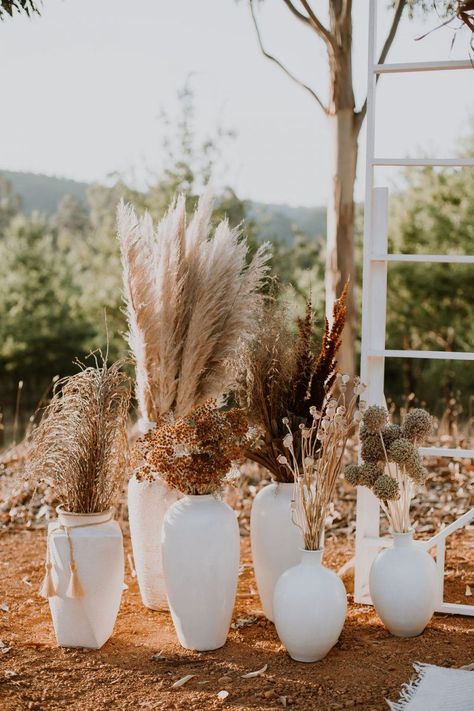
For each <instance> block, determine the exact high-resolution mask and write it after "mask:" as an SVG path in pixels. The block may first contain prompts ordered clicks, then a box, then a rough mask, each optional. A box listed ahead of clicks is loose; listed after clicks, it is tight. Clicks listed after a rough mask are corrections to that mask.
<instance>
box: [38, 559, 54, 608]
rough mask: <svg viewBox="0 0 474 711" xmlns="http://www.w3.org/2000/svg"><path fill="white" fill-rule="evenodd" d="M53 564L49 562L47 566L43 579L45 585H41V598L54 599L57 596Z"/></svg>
mask: <svg viewBox="0 0 474 711" xmlns="http://www.w3.org/2000/svg"><path fill="white" fill-rule="evenodd" d="M52 567H53V566H52V565H51V563H50V562H49V561H48V562H47V563H46V565H45V568H46V573H45V575H44V578H43V583H42V585H41V588H40V591H39V594H40V595H41V597H44V598H46V599H48V598H49V597H54V596H55V595H56V588H55V586H54V581H53V575H52V572H51V569H52Z"/></svg>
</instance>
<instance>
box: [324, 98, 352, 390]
mask: <svg viewBox="0 0 474 711" xmlns="http://www.w3.org/2000/svg"><path fill="white" fill-rule="evenodd" d="M328 120H329V122H330V128H331V138H332V150H333V168H332V170H333V184H332V193H331V196H330V199H329V203H328V212H327V245H326V312H327V315H328V317H329V318H331V314H332V308H333V304H334V300H335V299H336V298H337V297H338V296H339V295H340V293H341V291H342V289H343V287H344V284H345V283H346V281H347V280H348V279H349V282H350V289H349V294H348V298H347V322H346V326H345V329H344V332H343V337H342V346H341V350H340V355H339V358H338V361H339V366H340V368H341V370H342V371H343V372H344V373H348V374H349V375H351V376H353V375H354V374H355V339H356V334H357V330H358V329H357V317H358V315H357V300H356V289H357V281H356V270H355V254H354V183H355V176H356V163H357V132H356V130H355V129H354V112H353V109H350V108H347V109H342V110H340V111H338V112H336V113H335V114H334V115H330V116H329V119H328Z"/></svg>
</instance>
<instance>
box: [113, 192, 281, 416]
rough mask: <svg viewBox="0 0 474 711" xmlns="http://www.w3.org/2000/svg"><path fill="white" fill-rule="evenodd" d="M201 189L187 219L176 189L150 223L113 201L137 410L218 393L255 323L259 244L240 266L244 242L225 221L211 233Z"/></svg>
mask: <svg viewBox="0 0 474 711" xmlns="http://www.w3.org/2000/svg"><path fill="white" fill-rule="evenodd" d="M212 209H213V199H212V196H211V194H210V192H209V191H207V192H206V193H205V194H204V195H203V196H202V197H201V199H200V200H199V202H198V205H197V208H196V210H195V212H194V215H193V217H192V219H191V220H190V221H189V223H188V222H187V219H186V202H185V197H184V195H179V196H178V197H177V198H176V199H175V200H174V201H173V202H172V204H171V205H170V207H169V209H168V211H167V213H166V214H165V216H164V217H163V219H162V220H161V221H160V222H159V223H158V225H157V226H156V227H155V226H154V225H153V223H152V220H151V218H150V216H149V215H148V214H145V216H144V217H142V218H139V217H137V215H136V213H135V211H134V210H133V208H132V207H131V206H130V205H124V204H123V203H121V204H120V205H119V207H118V219H117V222H118V237H119V242H120V249H121V255H122V265H123V277H124V296H125V303H126V310H127V317H128V335H127V338H128V343H129V346H130V350H131V352H132V354H133V357H134V359H135V366H136V396H137V400H138V404H139V409H140V414H141V417H142V418H144V419H146V420H149V421H152V422H156V421H157V420H158V419H159V418H160V417H162V416H164V415H167V414H172V415H173V416H176V417H181V416H183V415H186V414H187V413H188V412H189V411H190V410H191V409H192V408H194V407H196V406H198V405H201V404H203V403H204V402H206V401H207V400H209V399H213V398H219V397H221V396H222V394H223V393H224V392H225V391H227V390H228V389H229V387H230V385H231V382H232V374H233V370H232V368H230V367H229V363H231V362H232V361H233V360H234V359H235V358H236V356H237V354H238V352H239V348H240V346H241V344H242V343H244V342H246V341H248V340H249V339H250V337H251V336H252V335H253V333H254V330H255V325H254V324H255V322H256V318H257V315H258V313H259V311H260V309H261V307H262V298H263V297H262V295H261V293H260V290H261V287H262V284H263V282H264V280H265V276H266V274H267V271H268V266H267V263H268V260H269V257H270V253H269V248H268V245H266V244H265V245H263V246H261V247H260V248H259V249H258V250H257V252H256V253H255V255H254V256H253V258H252V259H251V260H250V262H249V263H248V264H247V258H248V246H247V244H246V242H245V240H243V239H241V235H240V232H239V230H238V229H232V228H231V227H230V226H229V223H228V222H227V220H223V221H221V222H220V223H219V224H218V226H217V228H216V229H215V231H214V232H213V233H211V216H212Z"/></svg>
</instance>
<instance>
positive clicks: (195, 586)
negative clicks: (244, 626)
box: [162, 495, 240, 652]
mask: <svg viewBox="0 0 474 711" xmlns="http://www.w3.org/2000/svg"><path fill="white" fill-rule="evenodd" d="M162 550H163V570H164V573H165V580H166V589H167V593H168V602H169V607H170V610H171V616H172V618H173V622H174V626H175V629H176V634H177V635H178V639H179V641H180V644H181V645H182V646H183V647H185V648H186V649H195V650H198V651H200V652H204V651H207V650H211V649H218V648H219V647H222V646H223V645H224V644H225V641H226V639H227V634H228V632H229V626H230V621H231V618H232V611H233V608H234V601H235V593H236V589H237V578H238V574H239V558H240V538H239V527H238V525H237V518H236V515H235V512H234V511H233V510H232V509H231V508H230V506H228V505H227V504H225V503H224V502H222V501H218V500H217V499H216V498H214V496H206V495H204V496H185V497H184V498H182V499H180V500H179V501H178V502H177V503H175V504H173V505H172V506H171V507H170V508H169V509H168V511H167V512H166V516H165V520H164V524H163V539H162Z"/></svg>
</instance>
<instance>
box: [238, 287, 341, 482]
mask: <svg viewBox="0 0 474 711" xmlns="http://www.w3.org/2000/svg"><path fill="white" fill-rule="evenodd" d="M347 288H348V287H347V285H346V286H345V288H344V290H343V292H342V294H341V296H340V298H339V299H337V301H336V302H335V305H334V310H333V320H332V323H331V325H329V322H328V321H327V320H325V322H324V331H323V334H322V338H321V340H320V344H319V346H318V345H316V344H317V339H316V337H315V335H316V334H315V328H314V313H313V306H312V303H311V300H310V299H308V301H307V303H306V310H305V315H304V317H303V318H301V319H298V320H297V322H296V334H295V333H294V332H293V330H292V324H291V321H290V320H289V317H288V314H287V312H286V309H285V307H284V306H283V305H282V304H279V303H278V302H276V301H269V302H268V303H267V305H266V309H265V311H264V314H263V317H262V319H261V321H260V328H259V331H258V333H257V334H256V337H255V338H254V339H253V341H252V342H251V343H249V345H248V347H247V348H246V350H245V352H244V353H243V354H242V356H241V359H240V361H239V363H238V369H237V370H238V372H237V376H236V381H237V386H236V395H237V399H238V402H239V405H240V406H241V407H243V408H244V409H245V411H246V413H247V416H248V418H249V422H250V423H251V424H252V425H254V426H255V427H257V428H258V429H259V430H260V431H261V433H262V436H261V438H260V439H259V440H257V442H256V444H255V446H254V447H253V448H252V449H249V451H248V452H247V456H248V458H249V459H252V460H253V461H255V462H257V463H258V464H260V465H262V466H264V467H266V469H268V471H269V472H270V473H271V475H272V477H273V478H274V479H275V480H276V481H279V482H291V481H293V477H292V474H291V471H290V470H289V469H288V468H287V467H286V466H285V465H284V464H283V462H282V460H281V457H285V456H286V451H285V447H284V445H283V439H284V437H285V435H286V434H287V429H286V425H285V424H284V421H285V419H287V420H288V422H289V424H290V428H291V429H292V430H294V431H296V430H297V428H298V427H299V426H300V425H301V426H308V427H310V426H311V422H312V416H311V414H310V408H311V407H315V408H316V409H318V410H321V409H322V408H323V406H324V403H325V401H326V397H327V393H328V392H330V391H331V389H332V387H333V386H334V383H335V380H336V376H337V362H336V355H337V352H338V350H339V347H340V345H341V336H342V331H343V328H344V323H345V320H346V297H347ZM342 387H344V384H342ZM294 446H295V448H296V450H295V451H296V453H297V454H298V451H299V449H298V448H299V443H298V441H296V440H295V445H294Z"/></svg>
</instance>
